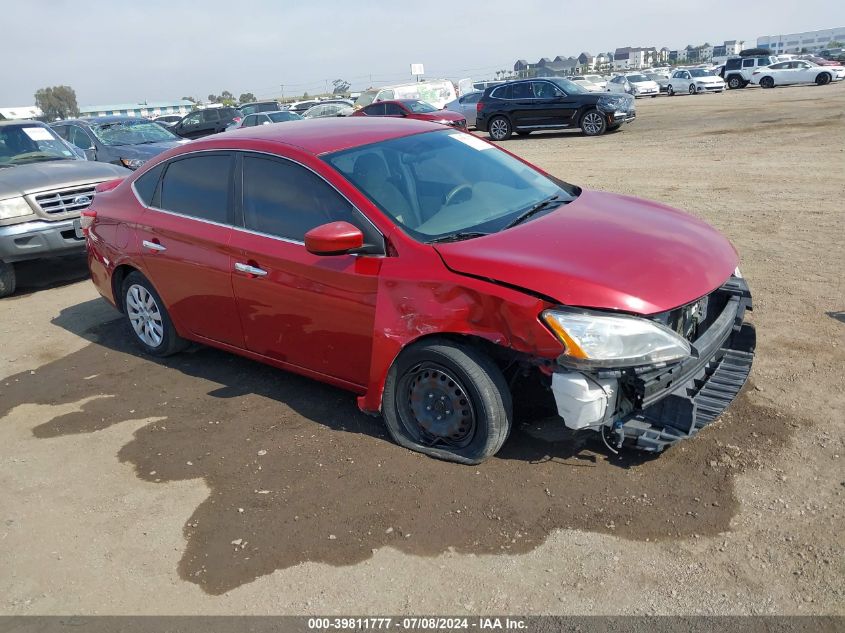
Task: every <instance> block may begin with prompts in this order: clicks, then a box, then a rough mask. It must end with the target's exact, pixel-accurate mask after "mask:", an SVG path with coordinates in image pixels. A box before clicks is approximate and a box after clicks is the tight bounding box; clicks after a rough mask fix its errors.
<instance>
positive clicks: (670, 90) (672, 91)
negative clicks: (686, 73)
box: [666, 84, 675, 97]
mask: <svg viewBox="0 0 845 633" xmlns="http://www.w3.org/2000/svg"><path fill="white" fill-rule="evenodd" d="M666 94H667V95H668V96H670V97H674V96H675V89H674V88H673V87H672V84H669V86H668V87H667V88H666Z"/></svg>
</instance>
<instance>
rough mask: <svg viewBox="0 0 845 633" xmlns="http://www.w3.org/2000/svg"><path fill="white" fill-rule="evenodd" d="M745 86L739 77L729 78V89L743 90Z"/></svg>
mask: <svg viewBox="0 0 845 633" xmlns="http://www.w3.org/2000/svg"><path fill="white" fill-rule="evenodd" d="M743 87H744V84H743V82H742V79H740V78H739V77H738V76H737V75H731V76H730V77H729V78H728V88H730V89H731V90H737V89H738V88H743Z"/></svg>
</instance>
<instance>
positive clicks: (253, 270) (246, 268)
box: [235, 262, 267, 277]
mask: <svg viewBox="0 0 845 633" xmlns="http://www.w3.org/2000/svg"><path fill="white" fill-rule="evenodd" d="M235 270H237V271H238V272H239V273H247V274H248V275H255V276H256V277H266V276H267V271H266V270H264V269H263V268H258V267H257V266H250V265H249V264H242V263H241V262H235Z"/></svg>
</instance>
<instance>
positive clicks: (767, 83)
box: [760, 77, 775, 88]
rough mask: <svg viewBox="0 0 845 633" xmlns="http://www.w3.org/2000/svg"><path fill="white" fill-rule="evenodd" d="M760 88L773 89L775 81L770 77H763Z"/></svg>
mask: <svg viewBox="0 0 845 633" xmlns="http://www.w3.org/2000/svg"><path fill="white" fill-rule="evenodd" d="M760 87H761V88H774V87H775V80H774V79H772V78H771V77H763V78H762V79H761V80H760Z"/></svg>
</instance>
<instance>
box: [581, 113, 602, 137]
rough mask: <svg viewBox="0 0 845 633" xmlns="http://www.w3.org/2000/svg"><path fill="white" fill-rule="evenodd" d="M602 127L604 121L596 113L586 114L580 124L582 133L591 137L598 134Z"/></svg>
mask: <svg viewBox="0 0 845 633" xmlns="http://www.w3.org/2000/svg"><path fill="white" fill-rule="evenodd" d="M603 126H604V120H603V119H602V118H601V115H600V114H599V113H598V112H588V113H587V115H586V116H585V117H584V121H583V122H582V124H581V127H583V128H584V132H586V133H587V134H589V135H591V136H592V135H595V134H599V133H600V132H601V130H602V127H603Z"/></svg>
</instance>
